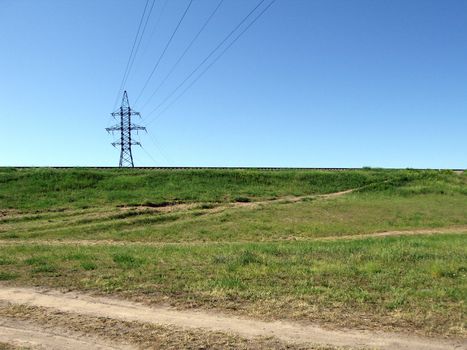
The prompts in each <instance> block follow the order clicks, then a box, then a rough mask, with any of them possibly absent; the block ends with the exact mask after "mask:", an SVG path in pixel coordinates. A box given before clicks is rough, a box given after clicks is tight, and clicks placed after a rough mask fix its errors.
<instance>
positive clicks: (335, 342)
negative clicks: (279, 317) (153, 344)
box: [0, 286, 467, 350]
mask: <svg viewBox="0 0 467 350" xmlns="http://www.w3.org/2000/svg"><path fill="white" fill-rule="evenodd" d="M0 300H1V301H5V302H8V303H12V304H20V305H27V306H35V307H43V308H48V309H53V310H57V311H60V312H65V313H73V314H79V315H86V316H92V317H105V318H110V319H116V320H122V321H136V322H143V323H149V324H161V325H170V326H176V327H180V328H182V329H187V330H189V329H202V330H205V331H216V332H226V333H230V334H235V335H238V336H241V337H244V338H246V339H254V338H257V337H274V338H276V339H279V340H281V341H284V342H287V343H291V344H320V345H328V346H339V347H340V346H348V347H357V348H368V347H370V348H377V349H413V350H417V349H420V350H421V349H423V350H443V349H453V348H462V347H464V346H466V345H467V343H466V342H465V341H462V340H457V341H456V340H443V339H433V338H421V337H414V336H407V335H402V334H390V333H382V332H370V331H357V330H327V329H323V328H320V327H318V326H315V325H305V324H299V323H292V322H285V321H274V322H264V321H258V320H252V319H247V318H238V317H232V316H228V315H224V314H220V313H213V312H209V313H208V312H202V311H179V310H175V309H172V308H168V307H161V306H160V307H149V306H146V305H143V304H138V303H133V302H128V301H123V300H119V299H112V298H103V297H91V296H89V295H86V294H80V293H61V292H58V291H53V290H47V291H45V290H38V289H31V288H14V287H5V286H3V287H2V286H0ZM1 329H2V328H0V330H1ZM4 329H6V330H7V331H8V326H7V327H6V328H4ZM15 332H18V333H17V334H18V335H20V334H21V332H26V333H23V334H27V332H28V330H24V329H21V328H20V329H15V328H13V329H12V328H11V326H10V331H9V333H8V334H13V335H14V334H15ZM33 335H34V334H30V336H31V337H33ZM3 338H5V335H3V336H0V341H1V340H2V339H3ZM77 341H79V340H77ZM63 349H74V348H72V347H71V348H70V347H68V348H66V347H63Z"/></svg>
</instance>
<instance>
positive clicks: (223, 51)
mask: <svg viewBox="0 0 467 350" xmlns="http://www.w3.org/2000/svg"><path fill="white" fill-rule="evenodd" d="M264 2H265V0H261V1H260V2H259V3H258V4H257V5H256V6H255V7H254V8H253V9H252V10H251V11H250V12H249V13H248V14H247V15H246V16H245V17H244V18H243V19H242V21H241V22H240V23H239V24H238V25H237V26H236V27H235V28H234V29H233V30H232V31H231V32H230V33H229V34H228V35H227V36H226V37H225V38H224V39H223V40H222V41H221V42H220V43H219V44H218V45H217V46H216V47H215V48H214V49H213V50H212V51H211V52H210V53H209V54H208V55H207V56H206V58H205V59H204V60H203V61H202V62H201V63H200V64H199V65H198V66H197V67H196V68H195V69H194V70H193V71H192V72H191V73H190V74H189V75H188V76H187V77H186V78H185V79H184V80H183V81H182V82H181V83H180V84H179V85H178V86H177V87H176V88H175V89H174V90H173V91H172V92H171V93H170V94H169V95H167V97H166V98H165V99H164V100H163V101H162V102H161V103H160V104H159V105H158V106H157V107H156V108H155V109H153V110H152V111H151V112H150V113H148V114H147V115H146V116H150V115H152V114H154V113H155V112H156V111H158V110H159V109H160V108H161V107H162V106H163V105H164V104H165V103H166V102H167V101H168V100H169V99H170V98H171V97H172V96H173V95H174V94H175V93H177V91H178V90H179V89H180V88H181V87H182V86H183V85H185V83H186V82H187V81H189V80H190V79H191V78H192V77H193V76H194V74H196V73H197V72H198V71H199V70H200V69H201V67H202V66H203V65H204V64H205V63H206V62H207V61H208V60H209V59H210V58H211V57H212V56H213V55H214V54H215V53H216V52H217V51H218V50H219V49H220V48H221V47H222V46H223V45H224V44H225V43H226V42H227V40H228V39H229V38H230V37H231V36H232V35H233V34H234V33H235V32H236V31H237V30H238V29H239V28H240V27H241V26H242V25H243V24H244V23H245V22H246V21H247V20H248V18H250V17H251V15H252V14H253V13H254V12H256V10H257V9H258V8H259V7H260V6H261V5H262V4H263V3H264ZM275 2H276V0H272V1H271V2H269V4H268V5H267V6H266V7H264V8H263V10H261V12H259V13H258V15H256V17H255V18H254V19H253V20H252V21H251V22H250V23H249V24H248V25H247V26H246V27H245V28H244V29H243V30H242V31H241V32H240V33H239V34H238V35H237V36H236V37H235V38H234V39H233V40H232V41H231V42H230V43H229V44H228V45H227V46H226V47H225V48H224V50H222V52H221V53H220V54H219V55H218V56H216V58H215V59H214V60H213V61H212V62H211V63H210V64H209V65H208V66H207V67H206V68H205V69H204V70H203V71H202V72H201V73H200V74H199V75H198V76H197V77H196V78H195V79H194V80H193V81H192V82H191V83H190V84H189V85H188V87H187V88H186V89H185V90H183V92H182V93H181V94H180V95H179V96H177V97H176V99H175V100H173V101H172V103H170V105H168V106H167V107H166V108H165V109H164V110H163V111H162V112H161V113H159V114H158V115H157V116H156V118H158V117H159V116H160V115H162V114H163V113H164V112H165V111H166V110H167V109H168V108H170V107H171V106H172V105H173V104H174V103H175V102H176V101H177V100H178V99H179V98H180V97H182V96H183V95H184V94H185V93H186V91H187V90H188V89H189V88H191V87H192V86H193V85H194V84H195V83H196V82H197V81H198V80H199V79H200V78H201V76H203V75H204V74H205V73H206V72H207V71H208V70H209V69H210V68H211V67H212V66H213V65H214V64H215V63H216V62H217V61H218V60H219V59H220V58H221V57H222V56H223V55H224V54H225V53H226V52H227V50H228V49H230V47H232V45H233V44H234V43H235V42H237V40H238V39H239V38H240V37H241V36H242V35H243V34H244V33H245V32H246V31H247V30H248V29H249V28H250V27H251V26H252V25H253V24H254V23H255V22H256V21H257V20H258V19H259V18H260V17H261V16H262V15H263V14H264V13H265V12H266V11H267V10H268V9H269V8H270V7H271V6H272V5H273V4H274V3H275ZM156 118H154V119H153V120H152V121H151V122H150V123H152V122H154V120H155V119H156ZM150 123H148V124H150Z"/></svg>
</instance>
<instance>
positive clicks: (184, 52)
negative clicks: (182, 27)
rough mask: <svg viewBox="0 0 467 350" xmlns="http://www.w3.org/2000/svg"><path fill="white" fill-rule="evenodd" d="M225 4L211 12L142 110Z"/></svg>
mask: <svg viewBox="0 0 467 350" xmlns="http://www.w3.org/2000/svg"><path fill="white" fill-rule="evenodd" d="M223 2H224V0H220V1H219V3H218V4H217V6H216V7H215V8H214V10H213V11H212V12H211V14H210V15H209V16H208V18H207V19H206V21H205V22H204V23H203V25H202V26H201V28H200V29H199V31H198V32H197V33H196V35H195V36H194V37H193V39H192V40H191V42H190V43H189V44H188V46H187V47H186V48H185V50H184V51H183V53H182V54H181V55H180V57H179V58H178V60H177V61H176V62H175V64H174V65H173V66H172V68H171V69H170V70H169V72H168V73H167V74H166V76H165V77H164V78H163V79H162V81H161V82H160V83H159V85H158V86H157V88H156V89H155V90H154V92H153V93H152V95H151V96H150V97H149V99H148V100H147V101H146V103H145V104H144V105H143V107H141V109H144V108H145V107H146V106H147V105H148V104H149V103H150V102H151V100H152V99H153V98H154V96H155V95H156V93H157V92H158V91H159V89H160V88H161V87H162V85H164V83H165V82H166V81H167V79H169V77H170V76H171V75H172V73H173V72H174V71H175V69H176V68H177V67H178V65H179V64H180V62H181V61H182V60H183V58H184V57H185V56H186V54H187V53H188V51H189V50H190V49H191V47H192V46H193V44H194V43H195V42H196V40H197V39H198V38H199V36H200V35H201V33H202V32H203V31H204V29H205V28H206V27H207V25H208V24H209V22H211V20H212V18H213V17H214V15H215V14H216V13H217V11H218V10H219V8H220V7H221V5H222V3H223Z"/></svg>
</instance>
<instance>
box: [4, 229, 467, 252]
mask: <svg viewBox="0 0 467 350" xmlns="http://www.w3.org/2000/svg"><path fill="white" fill-rule="evenodd" d="M463 233H467V226H456V227H441V228H429V229H426V228H424V229H417V230H399V231H383V232H373V233H363V234H355V235H340V236H324V237H315V238H313V237H295V238H294V239H293V240H297V241H303V242H314V241H339V240H356V239H365V238H378V237H397V236H417V235H445V234H463ZM290 240H291V239H289V238H287V239H284V240H277V239H274V240H269V241H268V240H263V241H259V242H255V243H258V244H259V243H271V242H280V241H290ZM248 242H251V241H212V242H209V241H191V242H154V241H123V240H120V241H113V240H107V239H105V240H85V239H83V240H73V239H65V240H59V239H57V240H40V239H27V240H1V239H0V246H1V245H3V246H7V245H24V244H38V245H52V246H60V245H79V246H95V245H112V246H132V245H144V246H154V247H163V246H168V245H179V246H196V245H209V244H244V243H248Z"/></svg>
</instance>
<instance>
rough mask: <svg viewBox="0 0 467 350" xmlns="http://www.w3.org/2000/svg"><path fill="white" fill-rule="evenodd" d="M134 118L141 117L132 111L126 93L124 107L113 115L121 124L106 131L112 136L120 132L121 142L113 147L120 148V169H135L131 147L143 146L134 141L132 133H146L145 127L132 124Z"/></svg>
mask: <svg viewBox="0 0 467 350" xmlns="http://www.w3.org/2000/svg"><path fill="white" fill-rule="evenodd" d="M132 116H138V117H140V116H141V115H140V114H139V113H138V112H135V111H133V110H132V109H131V107H130V102H129V101H128V94H127V92H126V91H125V92H124V93H123V98H122V105H121V106H120V108H119V109H118V110H117V111H115V112H113V113H112V117H114V119H117V117H120V124H116V125H114V126H111V127H110V128H106V129H105V130H107V132H108V133H112V134H113V133H114V132H115V131H119V132H120V140H119V141H116V142H113V143H112V146H114V147H117V146H120V163H119V167H121V168H122V167H130V168H133V167H134V166H135V165H134V163H133V154H132V153H131V146H134V145H137V146H141V143H139V142H136V141H133V140H132V138H131V132H132V131H134V130H135V131H136V132H138V131H139V130H144V131H146V128H145V127H143V126H140V125H136V124H133V123H132V122H131V117H132Z"/></svg>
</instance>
